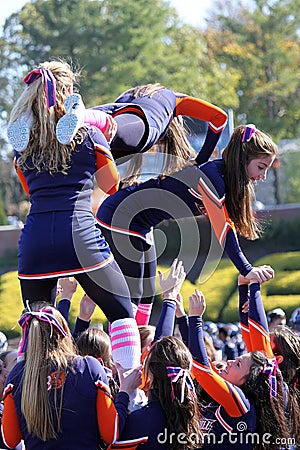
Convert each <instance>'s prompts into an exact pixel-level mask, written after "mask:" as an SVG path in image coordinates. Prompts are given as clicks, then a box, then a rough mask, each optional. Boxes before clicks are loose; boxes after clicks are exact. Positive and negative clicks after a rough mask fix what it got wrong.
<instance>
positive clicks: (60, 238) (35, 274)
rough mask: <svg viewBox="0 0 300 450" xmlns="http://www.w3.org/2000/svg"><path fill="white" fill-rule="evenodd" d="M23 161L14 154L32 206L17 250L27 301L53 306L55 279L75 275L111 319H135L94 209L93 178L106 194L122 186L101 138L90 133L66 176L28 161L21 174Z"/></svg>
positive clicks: (98, 134)
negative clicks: (40, 169) (50, 302)
mask: <svg viewBox="0 0 300 450" xmlns="http://www.w3.org/2000/svg"><path fill="white" fill-rule="evenodd" d="M19 157H20V154H18V153H17V152H16V153H15V167H16V170H17V173H18V175H19V178H20V180H21V183H22V185H23V188H24V190H25V192H26V193H27V194H28V195H29V197H30V203H31V208H30V212H29V214H28V216H27V218H26V223H25V226H24V228H23V230H22V232H21V237H20V241H19V251H18V276H19V279H20V283H21V289H22V296H23V301H24V303H25V302H26V300H29V302H32V301H35V300H41V299H44V300H46V301H52V302H53V301H54V297H55V293H56V283H57V279H58V278H59V277H65V276H74V277H75V278H76V279H77V280H78V282H79V283H80V284H81V286H82V287H83V289H84V290H85V292H86V293H87V294H88V295H89V296H90V297H91V298H92V299H93V300H94V301H95V302H96V303H97V304H98V305H99V306H100V307H101V308H102V309H103V308H104V309H103V311H104V313H105V314H106V315H107V316H108V317H109V320H111V321H113V320H116V319H119V318H122V317H130V316H132V315H133V313H132V308H131V305H130V298H129V292H128V288H127V285H126V281H125V280H124V277H123V275H122V273H121V271H120V269H119V267H118V265H117V264H116V262H115V261H114V258H113V255H112V253H111V251H110V248H109V246H108V244H107V242H106V241H105V239H104V237H103V235H102V234H101V231H100V230H99V228H98V227H96V222H95V218H94V216H93V213H92V209H91V194H92V192H93V187H94V186H93V182H94V175H95V178H96V180H97V183H98V185H99V187H100V188H101V189H102V190H104V191H105V192H107V193H108V194H112V193H114V192H115V191H116V190H117V188H118V183H119V174H118V171H117V169H116V166H115V163H114V160H113V158H112V156H111V152H110V149H109V147H108V144H107V142H106V140H105V138H104V136H103V134H102V133H101V132H100V131H98V130H95V129H92V128H91V129H89V130H87V131H86V135H85V137H84V138H83V140H82V141H81V142H77V143H76V147H75V149H74V151H73V152H72V154H71V160H70V167H69V169H68V170H67V173H62V172H57V173H50V172H49V171H38V170H37V169H36V168H35V166H34V164H33V163H32V161H31V160H30V158H28V159H27V161H26V170H24V169H22V170H21V169H20V167H18V158H19ZM100 269H101V270H100ZM116 286H117V288H116Z"/></svg>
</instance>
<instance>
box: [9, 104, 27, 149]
mask: <svg viewBox="0 0 300 450" xmlns="http://www.w3.org/2000/svg"><path fill="white" fill-rule="evenodd" d="M32 122H33V118H32V113H31V111H30V112H26V113H25V114H22V115H21V116H20V117H19V118H18V119H17V120H16V121H15V122H13V123H11V124H10V125H9V127H8V128H7V137H8V140H9V142H10V144H11V145H12V146H13V148H14V150H16V151H17V152H23V151H24V150H25V149H26V147H27V145H28V142H29V136H30V130H31V127H32Z"/></svg>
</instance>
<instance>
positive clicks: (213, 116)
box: [176, 96, 227, 164]
mask: <svg viewBox="0 0 300 450" xmlns="http://www.w3.org/2000/svg"><path fill="white" fill-rule="evenodd" d="M176 115H183V116H189V117H193V118H195V119H199V120H203V121H205V122H208V130H207V134H206V137H205V141H204V144H203V145H202V148H201V150H200V152H199V154H198V156H197V158H196V162H197V164H202V163H204V162H206V161H208V159H209V158H210V156H211V154H212V152H213V151H214V149H215V147H216V145H217V143H218V140H219V138H220V136H221V133H222V131H223V130H224V128H225V126H226V123H227V114H226V112H225V111H223V110H222V109H220V108H218V107H217V106H215V105H213V104H211V103H208V102H206V101H204V100H200V99H198V98H194V97H189V96H176Z"/></svg>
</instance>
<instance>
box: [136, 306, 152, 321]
mask: <svg viewBox="0 0 300 450" xmlns="http://www.w3.org/2000/svg"><path fill="white" fill-rule="evenodd" d="M152 305H153V303H140V304H139V306H138V310H137V313H136V315H135V320H136V323H137V324H138V325H148V324H149V320H150V315H151V311H152Z"/></svg>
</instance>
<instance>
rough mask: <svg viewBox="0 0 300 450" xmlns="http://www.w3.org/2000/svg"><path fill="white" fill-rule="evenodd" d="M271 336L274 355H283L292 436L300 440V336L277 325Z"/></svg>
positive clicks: (283, 372) (282, 367)
mask: <svg viewBox="0 0 300 450" xmlns="http://www.w3.org/2000/svg"><path fill="white" fill-rule="evenodd" d="M270 337H271V343H272V350H273V353H274V355H275V356H277V355H281V356H283V360H282V362H281V363H279V368H280V370H281V372H282V376H283V379H284V381H285V382H286V384H287V387H288V416H289V421H290V423H291V436H293V437H295V438H296V439H297V441H298V442H300V422H299V417H300V337H299V336H298V335H297V334H296V333H294V332H293V331H292V330H291V329H290V328H288V327H287V326H280V327H275V328H274V329H273V330H272V332H271V333H270Z"/></svg>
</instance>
